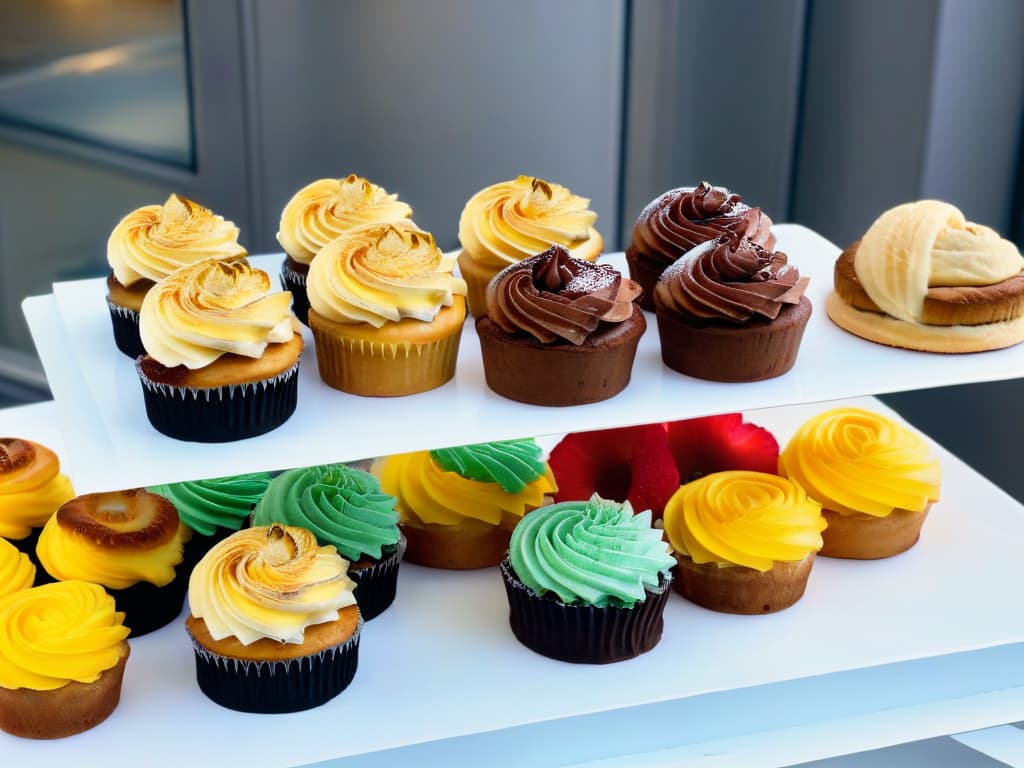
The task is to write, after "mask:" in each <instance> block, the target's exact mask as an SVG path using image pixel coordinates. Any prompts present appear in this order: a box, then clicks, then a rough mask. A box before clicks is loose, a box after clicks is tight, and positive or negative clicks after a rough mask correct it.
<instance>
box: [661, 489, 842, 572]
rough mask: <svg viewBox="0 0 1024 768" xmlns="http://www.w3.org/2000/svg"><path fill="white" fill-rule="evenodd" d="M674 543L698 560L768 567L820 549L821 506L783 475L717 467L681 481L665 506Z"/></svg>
mask: <svg viewBox="0 0 1024 768" xmlns="http://www.w3.org/2000/svg"><path fill="white" fill-rule="evenodd" d="M664 524H665V533H666V535H667V536H668V540H669V543H670V544H671V545H672V548H673V549H674V550H675V551H676V552H679V553H681V554H683V555H686V556H688V557H690V558H691V559H692V560H693V562H694V563H697V564H704V563H714V564H716V565H718V566H720V567H723V568H724V567H730V566H745V567H747V568H753V569H754V570H757V571H761V572H765V571H769V570H771V568H772V566H773V565H774V564H775V563H776V562H795V561H799V560H803V559H804V558H805V557H807V556H808V555H809V554H811V553H813V552H817V551H818V550H819V549H821V545H822V539H821V532H822V531H823V530H824V529H825V525H826V523H825V520H824V519H823V518H822V516H821V505H820V504H819V503H818V502H816V501H814V500H813V499H809V498H808V497H807V494H806V493H805V492H804V490H803V489H802V488H801V487H800V486H798V485H797V484H796V483H793V482H792V481H790V480H787V479H785V478H783V477H778V476H777V475H769V474H766V473H763V472H750V471H745V470H730V471H726V472H714V473H712V474H710V475H705V476H704V477H702V478H700V479H698V480H694V481H693V482H690V483H687V484H686V485H684V486H682V487H681V488H680V489H679V490H678V491H676V493H675V494H673V496H672V498H671V499H669V501H668V504H666V505H665V516H664Z"/></svg>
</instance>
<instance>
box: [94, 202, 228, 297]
mask: <svg viewBox="0 0 1024 768" xmlns="http://www.w3.org/2000/svg"><path fill="white" fill-rule="evenodd" d="M245 255H246V250H245V248H243V247H242V246H241V245H239V244H238V227H236V226H235V225H234V224H232V223H231V222H230V221H225V220H224V217H222V216H218V215H216V214H215V213H213V211H211V210H210V209H209V208H204V207H203V206H201V205H200V204H199V203H195V202H193V201H191V200H189V199H188V198H185V197H181V196H180V195H171V196H170V197H168V198H167V202H166V203H164V204H163V205H147V206H143V207H142V208H137V209H136V210H134V211H132V212H131V213H129V214H128V215H127V216H125V217H124V218H123V219H121V221H120V223H118V225H117V226H116V227H114V231H113V232H111V233H110V238H109V239H108V240H107V261H108V263H109V264H110V268H111V269H112V270H113V272H114V277H115V278H116V279H117V281H118V282H119V283H121V285H125V286H128V285H131V284H132V283H135V282H138V281H139V280H143V279H145V280H152V281H153V282H157V281H158V280H162V279H163V278H165V277H167V276H168V275H169V274H171V273H172V272H174V271H175V270H177V269H180V268H181V267H183V266H185V265H187V264H192V263H194V262H196V261H201V260H203V259H217V260H222V259H235V258H240V257H242V256H245Z"/></svg>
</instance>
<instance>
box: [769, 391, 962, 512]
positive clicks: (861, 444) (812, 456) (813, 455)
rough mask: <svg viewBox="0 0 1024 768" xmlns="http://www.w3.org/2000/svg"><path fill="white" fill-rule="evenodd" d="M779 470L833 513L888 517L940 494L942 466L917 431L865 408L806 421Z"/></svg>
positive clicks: (920, 507)
mask: <svg viewBox="0 0 1024 768" xmlns="http://www.w3.org/2000/svg"><path fill="white" fill-rule="evenodd" d="M779 474H781V475H784V476H785V477H788V478H789V479H790V480H792V481H793V482H795V483H797V484H799V485H800V486H801V487H803V488H804V489H806V491H807V494H808V495H809V496H810V497H811V498H813V499H815V500H817V501H819V502H821V504H822V505H823V506H824V507H825V508H826V509H829V510H831V511H833V512H838V513H839V514H843V515H853V514H857V513H863V514H867V515H871V516H873V517H886V516H888V515H890V514H891V513H892V512H893V511H894V510H897V509H905V510H910V511H912V512H920V511H921V510H923V509H924V508H925V507H927V506H928V504H930V503H931V502H933V501H937V500H938V498H939V490H940V486H941V484H942V467H941V465H940V464H939V460H938V459H937V458H935V457H934V456H933V455H932V454H931V451H930V450H929V448H928V444H927V443H926V442H925V441H924V440H923V439H922V438H921V437H920V435H918V434H917V433H916V432H914V431H912V430H910V429H908V428H906V427H904V426H902V425H900V424H897V423H896V422H894V421H892V420H890V419H887V418H885V417H884V416H882V415H880V414H877V413H873V412H871V411H866V410H863V409H861V408H833V409H831V410H828V411H825V412H824V413H820V414H818V415H817V416H815V417H814V418H812V419H809V420H808V421H806V422H805V423H804V424H803V425H802V426H801V427H800V429H798V430H797V432H796V434H794V435H793V437H792V438H791V439H790V441H789V443H788V444H787V445H786V447H785V449H784V450H783V451H782V453H781V454H779Z"/></svg>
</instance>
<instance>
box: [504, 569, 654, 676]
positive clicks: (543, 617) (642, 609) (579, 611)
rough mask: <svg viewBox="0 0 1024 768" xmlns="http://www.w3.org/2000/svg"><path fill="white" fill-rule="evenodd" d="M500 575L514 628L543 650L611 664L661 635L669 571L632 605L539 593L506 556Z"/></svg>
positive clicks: (522, 639) (570, 658) (647, 647)
mask: <svg viewBox="0 0 1024 768" xmlns="http://www.w3.org/2000/svg"><path fill="white" fill-rule="evenodd" d="M501 575H502V578H503V579H504V581H505V592H506V593H507V594H508V602H509V623H510V624H511V626H512V633H513V634H514V635H515V636H516V639H518V640H519V642H521V643H522V644H523V645H525V646H526V647H527V648H529V649H530V650H533V651H536V652H537V653H539V654H541V655H543V656H548V657H550V658H552V659H558V660H559V661H571V662H575V663H581V664H608V663H610V662H613V661H622V660H624V659H631V658H633V657H634V656H639V655H640V654H641V653H646V652H647V651H649V650H651V649H652V648H653V647H654V646H656V645H657V644H658V641H659V640H660V639H661V633H662V630H663V628H664V620H663V619H662V614H663V613H664V610H665V603H666V601H667V600H668V595H669V591H670V590H669V587H670V586H671V585H672V577H671V575H669V576H662V578H661V580H660V581H659V583H658V587H657V589H656V590H654V591H652V590H650V589H648V590H647V597H646V599H645V600H643V601H642V602H637V603H636V604H635V605H634V606H633V607H632V608H618V607H615V606H606V607H604V608H598V607H596V606H592V605H582V604H581V605H570V604H567V603H563V602H562V601H561V600H559V599H557V598H556V597H546V596H545V597H541V596H539V595H538V594H537V593H536V592H534V591H533V590H532V589H530V588H529V587H527V586H526V585H525V584H523V582H521V581H520V580H519V578H518V577H517V576H516V575H515V573H514V572H513V570H512V564H511V562H510V561H509V559H508V557H506V558H505V559H504V560H502V562H501Z"/></svg>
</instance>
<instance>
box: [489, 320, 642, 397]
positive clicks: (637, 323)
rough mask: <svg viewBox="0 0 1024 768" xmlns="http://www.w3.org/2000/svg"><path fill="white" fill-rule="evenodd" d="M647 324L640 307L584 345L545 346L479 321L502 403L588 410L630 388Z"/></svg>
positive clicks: (492, 384) (491, 383) (491, 382)
mask: <svg viewBox="0 0 1024 768" xmlns="http://www.w3.org/2000/svg"><path fill="white" fill-rule="evenodd" d="M646 328H647V321H646V320H645V319H644V313H643V312H642V311H641V309H640V307H637V306H634V307H633V315H632V316H631V317H630V318H629V319H627V320H624V321H623V322H621V323H606V324H605V325H604V327H600V328H598V330H597V331H595V332H594V333H593V334H591V335H590V337H589V338H588V339H587V340H586V341H585V342H583V343H582V344H580V345H579V346H577V345H575V344H570V343H569V342H567V341H559V342H555V343H553V344H541V343H540V342H539V341H537V340H536V339H535V338H533V336H530V335H529V334H526V333H514V334H513V333H509V332H508V331H506V330H504V329H503V328H501V326H499V325H497V324H496V323H494V322H492V321H491V320H490V319H489V318H486V317H479V318H477V321H476V332H477V336H479V338H480V352H481V354H482V356H483V363H484V378H485V379H486V380H487V386H488V387H490V388H491V389H492V390H493V391H494V392H497V393H498V394H499V395H501V396H502V397H507V398H508V399H510V400H517V401H519V402H521V403H530V404H531V405H551V406H563V405H583V404H584V403H596V402H599V401H601V400H607V399H608V398H610V397H614V396H615V395H617V394H618V393H619V392H621V391H622V390H623V389H625V388H626V385H627V384H629V378H630V375H631V374H632V371H633V359H634V358H635V357H636V348H637V345H638V344H639V343H640V337H641V336H642V335H643V332H644V330H646Z"/></svg>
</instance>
